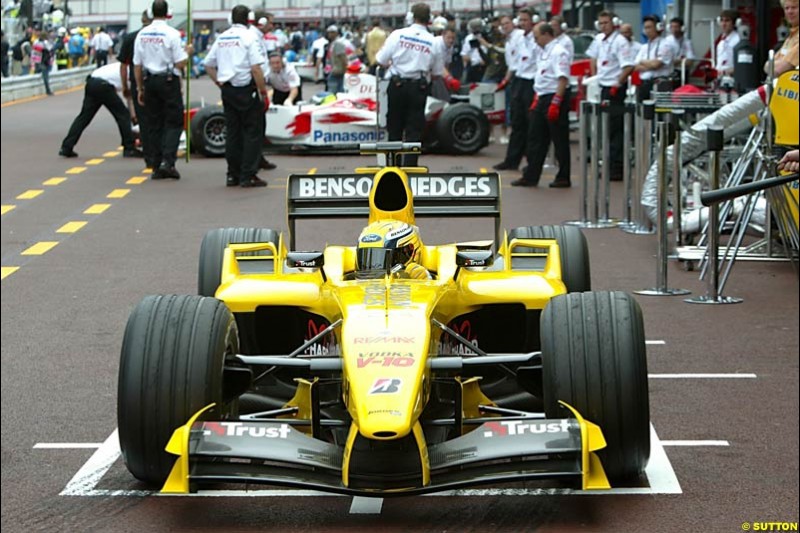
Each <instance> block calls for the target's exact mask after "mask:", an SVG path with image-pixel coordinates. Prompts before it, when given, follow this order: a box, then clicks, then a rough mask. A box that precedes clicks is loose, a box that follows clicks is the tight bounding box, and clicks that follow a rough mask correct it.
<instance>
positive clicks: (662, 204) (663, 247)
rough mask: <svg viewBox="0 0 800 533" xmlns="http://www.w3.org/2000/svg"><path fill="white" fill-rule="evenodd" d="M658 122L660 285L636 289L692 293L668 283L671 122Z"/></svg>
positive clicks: (646, 293) (652, 293)
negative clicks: (668, 153) (672, 286)
mask: <svg viewBox="0 0 800 533" xmlns="http://www.w3.org/2000/svg"><path fill="white" fill-rule="evenodd" d="M661 118H662V120H661V121H660V122H659V123H658V139H657V140H658V225H657V235H658V264H657V267H656V278H657V283H658V285H657V286H656V287H654V288H651V289H642V290H638V291H634V292H635V293H636V294H641V295H644V296H678V295H684V294H690V293H691V291H688V290H686V289H671V288H669V286H668V285H667V248H668V247H669V238H668V237H669V232H668V231H667V200H668V197H669V184H668V183H667V145H669V124H668V123H667V122H666V121H665V120H663V119H664V118H665V117H663V115H662V117H661Z"/></svg>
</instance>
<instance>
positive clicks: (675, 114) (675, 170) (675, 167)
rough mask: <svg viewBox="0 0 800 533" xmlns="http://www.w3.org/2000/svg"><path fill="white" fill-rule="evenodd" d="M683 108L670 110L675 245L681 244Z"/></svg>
mask: <svg viewBox="0 0 800 533" xmlns="http://www.w3.org/2000/svg"><path fill="white" fill-rule="evenodd" d="M684 114H685V113H684V110H683V109H675V110H673V111H672V114H671V118H672V127H673V128H674V131H675V143H674V144H673V145H672V190H673V193H674V196H673V198H674V199H673V201H672V231H673V232H674V234H675V246H681V245H683V226H682V225H681V222H682V221H681V218H682V211H683V204H682V202H683V180H682V179H681V178H682V176H681V174H682V170H683V155H682V154H681V119H683V116H684Z"/></svg>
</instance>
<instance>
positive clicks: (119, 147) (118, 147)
mask: <svg viewBox="0 0 800 533" xmlns="http://www.w3.org/2000/svg"><path fill="white" fill-rule="evenodd" d="M124 148H125V147H124V146H117V150H123V149H124Z"/></svg>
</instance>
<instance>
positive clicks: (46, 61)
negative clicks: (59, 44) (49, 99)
mask: <svg viewBox="0 0 800 533" xmlns="http://www.w3.org/2000/svg"><path fill="white" fill-rule="evenodd" d="M31 50H32V51H31V70H33V71H34V72H35V73H36V74H41V75H42V81H43V82H44V90H45V92H46V93H47V96H53V91H51V90H50V69H51V68H52V67H53V43H51V42H50V39H49V37H48V35H47V32H46V31H45V30H42V31H40V32H39V39H38V40H37V41H36V42H35V43H33V45H32V48H31Z"/></svg>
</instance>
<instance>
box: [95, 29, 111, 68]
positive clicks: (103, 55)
mask: <svg viewBox="0 0 800 533" xmlns="http://www.w3.org/2000/svg"><path fill="white" fill-rule="evenodd" d="M113 46H114V40H113V39H111V37H110V36H109V35H108V34H107V33H106V29H105V28H104V27H102V26H100V27H99V28H98V29H97V33H96V34H95V36H94V37H92V41H91V44H90V45H89V47H90V48H91V49H93V50H94V59H95V62H96V63H97V67H98V68H99V67H102V66H103V65H107V64H108V54H109V52H110V51H111V48H112V47H113Z"/></svg>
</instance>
